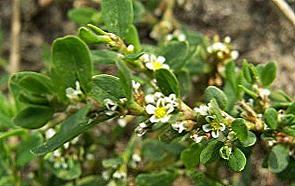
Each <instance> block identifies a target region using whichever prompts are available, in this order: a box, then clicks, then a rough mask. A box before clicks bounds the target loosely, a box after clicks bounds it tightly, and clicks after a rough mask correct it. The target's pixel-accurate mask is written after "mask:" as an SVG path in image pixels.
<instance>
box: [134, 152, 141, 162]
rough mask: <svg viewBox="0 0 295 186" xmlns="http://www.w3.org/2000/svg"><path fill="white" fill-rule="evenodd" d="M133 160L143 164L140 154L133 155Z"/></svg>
mask: <svg viewBox="0 0 295 186" xmlns="http://www.w3.org/2000/svg"><path fill="white" fill-rule="evenodd" d="M132 160H133V161H134V162H136V163H139V162H141V157H140V155H139V154H136V153H135V154H133V155H132Z"/></svg>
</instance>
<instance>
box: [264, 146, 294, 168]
mask: <svg viewBox="0 0 295 186" xmlns="http://www.w3.org/2000/svg"><path fill="white" fill-rule="evenodd" d="M267 163H268V168H269V169H270V171H272V172H275V173H279V172H281V171H283V170H284V169H285V168H286V167H287V166H288V163H289V148H288V147H287V146H285V145H282V144H278V145H276V146H274V147H273V148H272V149H271V152H270V154H269V156H268V160H267Z"/></svg>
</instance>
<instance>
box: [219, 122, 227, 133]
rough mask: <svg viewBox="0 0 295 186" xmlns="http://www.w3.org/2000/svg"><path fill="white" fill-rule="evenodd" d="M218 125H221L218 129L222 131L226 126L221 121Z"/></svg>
mask: <svg viewBox="0 0 295 186" xmlns="http://www.w3.org/2000/svg"><path fill="white" fill-rule="evenodd" d="M220 127H221V128H220V131H224V130H225V128H226V127H225V124H223V123H220Z"/></svg>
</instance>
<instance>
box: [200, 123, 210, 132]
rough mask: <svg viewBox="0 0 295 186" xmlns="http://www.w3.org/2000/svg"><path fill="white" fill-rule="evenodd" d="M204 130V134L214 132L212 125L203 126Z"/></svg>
mask: <svg viewBox="0 0 295 186" xmlns="http://www.w3.org/2000/svg"><path fill="white" fill-rule="evenodd" d="M202 129H203V131H204V132H209V131H211V130H212V128H211V125H210V124H205V125H203V126H202Z"/></svg>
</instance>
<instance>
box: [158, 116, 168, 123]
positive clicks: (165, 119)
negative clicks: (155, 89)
mask: <svg viewBox="0 0 295 186" xmlns="http://www.w3.org/2000/svg"><path fill="white" fill-rule="evenodd" d="M170 117H171V115H166V116H164V117H162V118H160V121H161V122H162V123H167V122H168V121H169V119H170Z"/></svg>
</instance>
